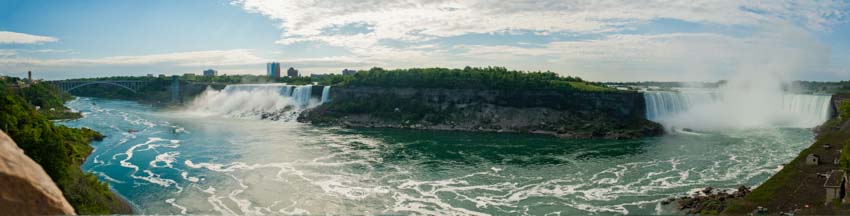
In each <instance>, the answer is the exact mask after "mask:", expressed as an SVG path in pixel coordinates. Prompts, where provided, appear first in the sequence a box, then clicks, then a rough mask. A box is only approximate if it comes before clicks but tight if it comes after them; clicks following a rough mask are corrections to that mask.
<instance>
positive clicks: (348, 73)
mask: <svg viewBox="0 0 850 216" xmlns="http://www.w3.org/2000/svg"><path fill="white" fill-rule="evenodd" d="M356 73H357V71H356V70H349V69H348V68H346V69H343V70H342V75H354V74H356Z"/></svg>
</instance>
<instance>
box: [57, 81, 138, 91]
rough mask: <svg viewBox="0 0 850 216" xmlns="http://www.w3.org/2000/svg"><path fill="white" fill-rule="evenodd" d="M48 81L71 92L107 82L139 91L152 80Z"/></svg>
mask: <svg viewBox="0 0 850 216" xmlns="http://www.w3.org/2000/svg"><path fill="white" fill-rule="evenodd" d="M48 83H50V84H52V85H54V86H56V87H57V88H59V90H62V91H65V92H71V91H73V90H74V89H77V88H80V87H83V86H89V85H96V84H106V85H112V86H115V87H119V88H123V89H127V90H129V91H131V92H133V93H139V89H141V88H142V87H143V86H145V85H147V84H148V83H150V81H144V80H60V81H48Z"/></svg>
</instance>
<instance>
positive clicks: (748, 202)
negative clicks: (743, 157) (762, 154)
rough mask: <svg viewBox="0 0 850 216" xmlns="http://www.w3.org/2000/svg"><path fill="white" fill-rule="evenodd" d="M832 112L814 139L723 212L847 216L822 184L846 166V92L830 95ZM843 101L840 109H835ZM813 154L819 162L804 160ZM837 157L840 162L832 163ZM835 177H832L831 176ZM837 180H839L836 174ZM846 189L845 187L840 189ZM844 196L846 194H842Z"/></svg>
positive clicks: (849, 101)
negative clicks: (832, 115)
mask: <svg viewBox="0 0 850 216" xmlns="http://www.w3.org/2000/svg"><path fill="white" fill-rule="evenodd" d="M832 101H833V103H832V104H833V112H834V113H839V115H835V116H834V118H832V119H830V120H829V121H827V122H826V123H824V124H823V125H821V126H820V127H818V128H817V132H818V135H817V140H816V141H815V142H814V143H813V144H812V145H811V146H810V147H809V148H807V149H805V150H803V151H801V152H800V154H799V155H798V156H797V157H796V158H794V160H792V161H791V162H789V163H788V164H786V165H785V166H784V167H783V168H782V170H780V171H779V172H778V173H776V174H775V175H773V176H772V177H771V178H770V179H768V180H767V181H766V182H765V183H763V184H761V185H760V186H758V187H757V188H756V189H755V190H753V191H752V193H750V194H749V195H747V196H746V197H744V198H743V199H735V200H731V202H730V203H729V207H728V208H727V209H726V210H725V211H724V212H723V213H724V214H729V215H742V214H747V213H750V212H752V211H753V210H754V209H756V208H757V207H764V208H767V213H769V214H777V213H779V212H796V213H797V214H804V215H810V214H811V215H847V214H848V213H850V211H848V210H847V209H848V204H846V203H845V201H842V200H838V199H832V198H828V196H827V190H826V188H825V187H824V185H825V183H826V182H827V179H828V177H826V176H825V175H828V174H830V173H832V171H833V170H844V171H846V170H847V168H848V167H850V156H848V155H847V152H850V95H836V96H833V99H832ZM842 103H846V104H844V105H843V106H844V107H845V108H844V111H842V112H839V109H835V108H837V107H839V106H837V105H838V104H842ZM810 154H811V155H817V156H818V157H819V159H820V160H819V163H818V164H816V165H813V164H810V163H807V162H806V160H807V157H808V156H809V155H810ZM839 158H840V163H841V164H840V165H839V164H835V161H836V159H839ZM831 177H832V178H835V177H836V176H831ZM837 179H841V176H839V177H838V178H837ZM841 191H844V192H846V190H841ZM845 199H847V198H846V196H845Z"/></svg>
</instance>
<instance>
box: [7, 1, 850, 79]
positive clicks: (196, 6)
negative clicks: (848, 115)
mask: <svg viewBox="0 0 850 216" xmlns="http://www.w3.org/2000/svg"><path fill="white" fill-rule="evenodd" d="M0 14H3V15H0V74H3V75H9V76H25V75H26V72H27V71H30V70H31V71H33V72H34V76H35V77H36V78H44V79H63V78H75V77H92V76H119V75H136V76H144V75H146V74H161V73H165V74H184V73H199V72H201V71H202V70H204V69H208V68H213V69H216V70H218V71H219V72H220V73H222V74H255V75H261V74H265V73H266V69H265V67H264V66H265V64H266V63H268V62H280V63H281V67H283V68H289V67H294V68H298V69H299V70H301V72H302V73H304V75H309V74H312V73H317V74H324V73H341V71H342V70H343V69H346V68H347V69H368V68H371V67H384V68H411V67H449V68H460V67H464V66H472V67H486V66H504V67H507V68H511V69H518V70H528V71H547V70H548V71H553V72H556V73H559V74H562V75H570V76H580V77H582V78H585V79H588V80H594V81H643V80H658V81H715V80H720V79H731V78H735V77H741V76H751V75H753V76H778V77H781V78H782V79H786V80H819V81H823V80H847V79H850V23H848V17H850V3H848V2H847V1H818V2H797V1H781V2H780V3H777V4H761V3H759V2H738V1H716V2H700V3H693V2H680V3H669V2H658V1H611V2H597V1H587V2H585V1H578V2H562V1H549V0H544V1H519V2H510V3H491V2H488V1H365V2H358V3H353V2H348V1H259V0H237V1H229V0H215V1H198V0H189V1H161V0H156V1H146V2H130V1H126V2H125V1H109V2H102V1H75V2H48V1H4V2H2V3H0Z"/></svg>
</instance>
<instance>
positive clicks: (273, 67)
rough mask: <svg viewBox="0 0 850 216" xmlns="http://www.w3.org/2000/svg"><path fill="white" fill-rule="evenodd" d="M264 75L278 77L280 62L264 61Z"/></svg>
mask: <svg viewBox="0 0 850 216" xmlns="http://www.w3.org/2000/svg"><path fill="white" fill-rule="evenodd" d="M266 76H268V77H270V78H280V63H278V62H269V63H266Z"/></svg>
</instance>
